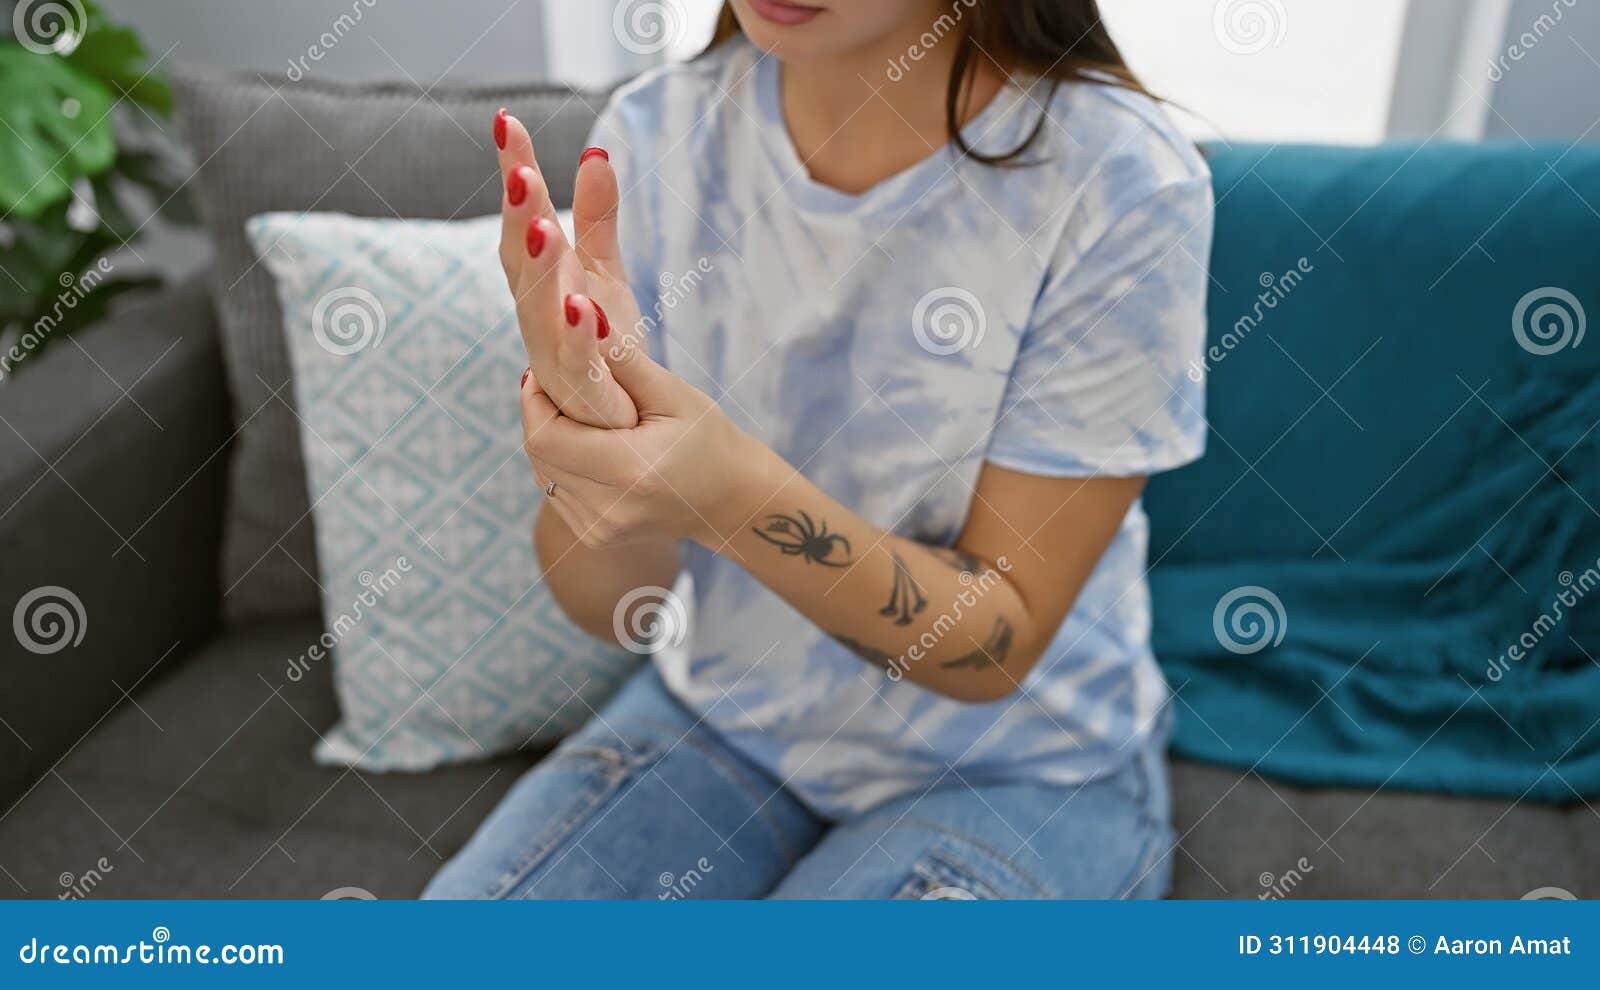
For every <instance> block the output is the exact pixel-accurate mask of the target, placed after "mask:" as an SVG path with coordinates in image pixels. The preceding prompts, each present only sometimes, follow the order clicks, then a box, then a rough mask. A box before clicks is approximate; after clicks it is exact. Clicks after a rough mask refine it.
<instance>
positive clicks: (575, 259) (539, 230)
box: [494, 110, 639, 429]
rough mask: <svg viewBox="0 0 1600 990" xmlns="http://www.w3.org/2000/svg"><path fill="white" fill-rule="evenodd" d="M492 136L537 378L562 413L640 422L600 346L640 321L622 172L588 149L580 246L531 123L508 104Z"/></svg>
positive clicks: (578, 203) (580, 195) (509, 255)
mask: <svg viewBox="0 0 1600 990" xmlns="http://www.w3.org/2000/svg"><path fill="white" fill-rule="evenodd" d="M494 136H495V144H496V146H498V147H499V149H500V175H501V179H502V180H503V181H502V195H501V202H500V211H501V221H502V222H501V228H500V263H501V265H502V266H503V267H504V269H505V274H506V281H507V282H508V283H509V284H510V286H511V294H512V296H513V297H514V298H515V299H516V305H517V323H518V325H519V326H520V327H521V330H522V342H523V344H524V345H525V346H526V348H527V352H528V368H529V369H530V370H531V371H532V373H533V379H534V381H535V382H537V383H538V386H539V388H540V389H541V390H542V391H543V392H544V393H545V394H546V395H547V396H549V398H550V400H551V401H552V402H554V403H555V404H556V406H557V407H558V408H559V409H560V410H561V413H562V415H564V416H567V417H569V418H571V419H574V420H577V421H578V422H580V423H584V424H587V425H589V426H598V427H609V428H613V429H619V428H620V429H627V428H630V427H633V426H637V425H638V423H639V411H638V409H637V408H636V407H635V406H634V403H633V399H632V398H630V397H629V395H628V393H627V392H626V391H624V390H623V388H622V386H621V385H619V384H618V383H617V380H616V378H615V377H613V376H612V374H611V369H610V366H609V365H608V364H607V363H606V360H605V356H604V354H603V353H602V352H603V351H604V350H608V349H611V348H610V346H609V345H610V344H613V343H615V340H608V338H610V336H611V335H612V334H615V333H624V334H631V333H632V332H633V328H634V327H635V326H636V325H637V324H638V321H639V307H638V304H637V303H636V302H635V301H634V298H633V293H632V291H631V290H630V289H629V288H628V282H627V273H626V272H625V271H624V270H623V268H622V257H621V252H620V250H619V247H618V244H617V204H618V199H619V194H618V190H617V177H616V173H615V172H614V171H613V170H612V168H611V163H610V161H609V159H608V158H607V157H606V156H605V155H604V154H603V153H599V154H591V153H590V152H585V153H584V159H583V161H582V162H580V163H579V165H578V179H577V184H576V188H575V190H574V194H573V219H574V226H575V227H576V233H577V242H578V243H577V245H576V247H574V246H572V245H569V244H568V243H567V238H566V235H565V234H564V233H563V232H562V230H561V226H560V224H559V223H558V222H557V220H556V209H555V205H554V203H552V202H551V199H550V190H549V187H548V186H547V185H546V184H545V181H544V176H543V174H542V173H541V172H540V171H539V163H538V161H537V160H536V159H535V158H534V155H533V140H532V139H531V138H530V137H529V135H528V131H527V129H526V128H525V127H523V126H522V123H521V121H519V120H517V119H516V118H515V117H512V116H510V115H509V114H507V113H506V112H505V111H504V110H501V111H500V113H499V114H497V115H496V117H495V125H494ZM602 334H605V337H602Z"/></svg>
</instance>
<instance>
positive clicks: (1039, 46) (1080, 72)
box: [707, 0, 1151, 165]
mask: <svg viewBox="0 0 1600 990" xmlns="http://www.w3.org/2000/svg"><path fill="white" fill-rule="evenodd" d="M740 33H741V32H740V28H739V22H738V20H737V19H735V17H734V14H733V8H732V7H731V6H730V5H729V4H727V3H724V4H723V5H722V13H721V14H720V15H719V16H718V18H717V29H716V33H715V34H714V35H713V36H712V38H711V45H710V46H709V47H708V48H707V51H709V50H710V49H711V48H715V47H716V46H717V45H719V44H721V43H722V42H724V41H726V40H727V39H729V38H731V37H734V36H736V35H738V34H740ZM928 34H929V35H930V36H932V37H936V38H940V39H941V43H948V42H953V43H955V44H956V45H958V46H959V47H958V48H957V49H956V58H955V63H954V64H953V65H952V66H951V68H950V80H949V82H948V83H947V84H946V86H945V101H944V116H945V126H946V129H947V130H948V131H949V133H950V139H951V140H952V141H954V142H955V145H956V147H957V148H959V149H961V153H962V154H964V155H966V156H967V157H968V158H972V159H974V160H976V161H980V162H983V163H984V164H985V165H1012V164H1017V160H1018V159H1019V158H1020V156H1021V155H1022V153H1023V152H1025V151H1027V150H1028V148H1029V147H1031V146H1032V145H1033V142H1034V141H1035V140H1037V139H1038V137H1039V133H1040V131H1042V130H1043V129H1044V124H1045V115H1044V113H1042V112H1041V113H1040V115H1039V119H1038V121H1037V122H1035V123H1034V125H1033V129H1032V130H1031V131H1029V132H1028V135H1027V136H1026V137H1024V138H1023V139H1022V141H1021V142H1020V143H1019V144H1018V145H1017V146H1016V147H1015V148H1012V149H1011V150H1010V151H1004V152H1000V153H998V154H984V153H982V152H979V151H976V150H974V149H973V148H972V147H971V146H970V145H968V144H967V141H966V139H965V138H964V137H963V136H962V134H961V122H962V118H963V117H964V116H965V115H966V111H967V109H968V102H969V100H970V98H971V95H972V87H973V84H974V82H975V81H976V79H977V73H978V66H979V64H980V60H984V59H987V60H989V61H992V62H996V63H997V64H998V67H1000V68H1002V69H1004V70H1005V71H1006V72H1007V73H1011V74H1014V75H1023V76H1028V77H1032V78H1037V79H1048V80H1049V81H1050V95H1052V96H1053V95H1054V93H1055V90H1056V88H1057V87H1059V86H1060V85H1061V84H1062V83H1063V82H1083V83H1094V84H1097V85H1103V86H1116V87H1120V88H1122V89H1128V90H1132V91H1133V92H1136V93H1141V94H1143V95H1145V96H1150V95H1151V93H1150V92H1149V90H1147V89H1145V88H1144V85H1143V84H1142V83H1140V82H1139V79H1138V77H1136V76H1135V75H1134V74H1133V72H1132V70H1130V69H1129V68H1128V63H1127V61H1126V60H1125V59H1124V58H1123V57H1122V52H1121V50H1120V49H1118V48H1117V43H1116V42H1115V41H1112V40H1111V32H1110V31H1109V30H1107V29H1106V26H1105V22H1104V21H1102V20H1101V19H1100V4H1099V2H1098V0H952V3H951V5H950V9H949V11H948V12H946V13H945V14H943V15H941V16H940V18H939V20H938V22H937V23H936V24H934V25H930V27H929V31H928ZM1041 102H1042V103H1043V105H1045V106H1048V105H1049V102H1050V101H1049V99H1048V98H1046V99H1045V100H1043V101H1041Z"/></svg>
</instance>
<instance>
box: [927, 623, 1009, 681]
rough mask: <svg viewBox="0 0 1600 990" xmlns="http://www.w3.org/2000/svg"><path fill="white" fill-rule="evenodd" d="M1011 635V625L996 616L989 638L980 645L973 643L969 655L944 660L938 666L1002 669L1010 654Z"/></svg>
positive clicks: (952, 668)
mask: <svg viewBox="0 0 1600 990" xmlns="http://www.w3.org/2000/svg"><path fill="white" fill-rule="evenodd" d="M1011 635H1012V630H1011V623H1009V622H1007V621H1006V620H1005V619H1004V618H1002V617H999V616H997V617H996V618H995V620H994V628H993V629H991V630H989V638H988V639H987V640H986V641H984V642H983V643H981V644H979V643H977V642H976V641H974V649H973V650H972V651H971V652H970V653H965V654H962V655H961V656H959V657H956V658H955V659H954V660H946V661H945V662H944V663H942V664H940V666H941V667H944V668H946V669H949V670H954V669H955V668H957V667H971V668H972V669H973V670H985V669H987V668H989V667H1003V666H1005V662H1006V656H1007V655H1008V654H1009V653H1010V652H1011Z"/></svg>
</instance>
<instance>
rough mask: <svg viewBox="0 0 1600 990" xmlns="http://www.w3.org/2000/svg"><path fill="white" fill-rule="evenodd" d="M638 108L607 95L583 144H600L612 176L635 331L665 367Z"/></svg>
mask: <svg viewBox="0 0 1600 990" xmlns="http://www.w3.org/2000/svg"><path fill="white" fill-rule="evenodd" d="M640 110H641V108H638V107H634V106H631V105H629V104H628V103H626V102H623V101H622V100H620V99H613V100H612V101H611V103H609V104H607V106H606V108H605V110H603V111H601V113H600V116H599V118H598V119H597V120H596V121H595V125H594V127H593V129H592V130H591V131H590V132H589V141H588V145H589V146H590V147H597V148H604V149H605V150H606V153H607V155H608V157H609V159H610V161H611V167H612V169H613V170H614V171H615V172H616V174H617V191H618V193H619V194H620V197H621V205H620V207H619V209H618V213H617V237H618V241H619V243H620V245H621V249H622V263H623V265H624V267H626V268H627V270H628V284H629V286H630V287H631V288H632V289H633V295H634V299H635V300H637V302H638V303H639V312H640V314H641V316H642V318H641V321H640V323H641V326H640V327H639V331H640V332H641V333H642V334H643V336H644V339H645V343H646V346H647V348H648V351H649V354H650V356H651V357H652V358H654V359H655V360H656V362H657V363H659V364H662V365H665V364H666V339H665V332H664V331H665V328H664V327H662V326H661V320H660V316H661V312H662V307H661V305H660V297H659V292H660V283H659V281H658V276H659V275H660V268H661V265H660V261H659V260H658V259H659V257H660V251H659V247H660V245H659V244H658V242H657V238H656V231H657V230H659V227H658V225H657V224H656V223H654V222H652V219H651V218H652V217H654V216H655V215H656V210H657V207H658V205H659V204H658V202H657V200H658V197H659V195H660V190H659V187H658V185H657V184H656V183H655V182H654V181H652V180H653V175H652V174H651V173H650V172H649V170H648V165H647V163H648V162H649V161H650V157H649V156H650V154H651V152H650V148H649V138H650V133H651V128H650V127H649V123H648V121H645V120H642V119H640V117H641V113H640Z"/></svg>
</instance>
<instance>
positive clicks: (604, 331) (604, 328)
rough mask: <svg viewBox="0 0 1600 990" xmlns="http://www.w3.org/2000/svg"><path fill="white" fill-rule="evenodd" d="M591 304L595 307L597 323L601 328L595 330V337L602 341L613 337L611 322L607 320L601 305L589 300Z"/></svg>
mask: <svg viewBox="0 0 1600 990" xmlns="http://www.w3.org/2000/svg"><path fill="white" fill-rule="evenodd" d="M589 302H590V303H591V304H592V305H593V306H594V317H595V321H596V322H597V323H599V324H600V326H599V327H598V328H597V329H596V330H595V332H594V335H595V336H596V337H598V338H600V339H601V340H605V339H606V338H607V337H609V336H611V321H610V320H608V319H606V311H605V310H603V309H601V308H600V304H599V303H597V302H595V301H594V300H593V299H591V300H589Z"/></svg>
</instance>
